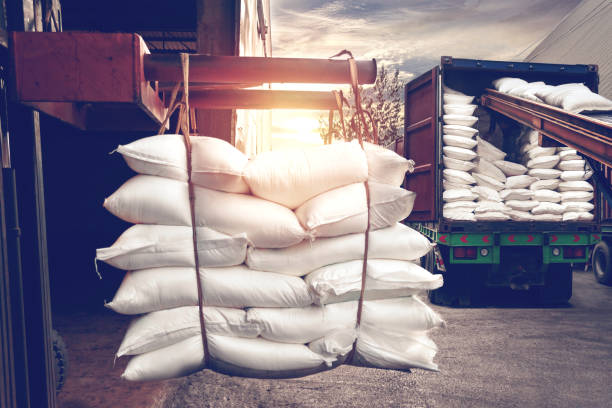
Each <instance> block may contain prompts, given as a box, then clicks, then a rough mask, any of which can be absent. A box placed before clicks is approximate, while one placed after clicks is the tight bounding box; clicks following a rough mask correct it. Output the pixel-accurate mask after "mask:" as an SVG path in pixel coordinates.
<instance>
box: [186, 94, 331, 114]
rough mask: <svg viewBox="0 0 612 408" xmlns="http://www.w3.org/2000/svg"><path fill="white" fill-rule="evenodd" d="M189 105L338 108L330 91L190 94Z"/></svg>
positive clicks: (234, 107) (230, 107)
mask: <svg viewBox="0 0 612 408" xmlns="http://www.w3.org/2000/svg"><path fill="white" fill-rule="evenodd" d="M189 104H190V105H191V106H192V107H195V108H204V109H319V110H332V109H334V110H335V109H338V105H337V104H336V99H335V97H334V95H332V93H331V92H315V91H266V90H255V89H252V90H238V89H234V90H208V91H190V92H189Z"/></svg>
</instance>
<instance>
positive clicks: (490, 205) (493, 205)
mask: <svg viewBox="0 0 612 408" xmlns="http://www.w3.org/2000/svg"><path fill="white" fill-rule="evenodd" d="M508 210H509V208H508V207H507V206H506V204H504V203H501V202H498V201H479V202H478V205H477V206H476V208H475V209H474V213H475V214H476V215H478V214H482V213H486V212H490V211H493V212H502V213H503V212H506V211H508Z"/></svg>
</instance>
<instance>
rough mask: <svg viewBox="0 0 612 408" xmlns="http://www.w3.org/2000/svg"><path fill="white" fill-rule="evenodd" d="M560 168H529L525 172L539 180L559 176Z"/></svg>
mask: <svg viewBox="0 0 612 408" xmlns="http://www.w3.org/2000/svg"><path fill="white" fill-rule="evenodd" d="M561 173H562V171H561V170H557V169H530V170H529V171H528V172H527V174H529V175H530V176H532V177H537V178H539V179H540V180H550V179H555V178H560V177H561Z"/></svg>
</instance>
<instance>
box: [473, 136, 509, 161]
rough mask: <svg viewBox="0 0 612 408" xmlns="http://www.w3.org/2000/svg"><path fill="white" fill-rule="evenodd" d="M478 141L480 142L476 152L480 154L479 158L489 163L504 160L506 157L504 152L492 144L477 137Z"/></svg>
mask: <svg viewBox="0 0 612 408" xmlns="http://www.w3.org/2000/svg"><path fill="white" fill-rule="evenodd" d="M476 141H478V145H477V147H476V152H478V156H480V157H483V158H485V159H487V160H489V161H495V160H504V158H505V157H506V153H505V152H504V151H503V150H500V149H498V148H497V147H495V146H494V145H493V144H491V143H490V142H487V141H486V140H484V139H482V138H480V137H478V136H477V137H476Z"/></svg>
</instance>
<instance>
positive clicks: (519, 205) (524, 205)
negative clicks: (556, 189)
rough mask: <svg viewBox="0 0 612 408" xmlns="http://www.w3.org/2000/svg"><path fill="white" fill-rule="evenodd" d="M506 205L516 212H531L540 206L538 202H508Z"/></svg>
mask: <svg viewBox="0 0 612 408" xmlns="http://www.w3.org/2000/svg"><path fill="white" fill-rule="evenodd" d="M506 205H507V206H508V207H510V208H511V209H513V210H517V211H531V210H532V209H534V208H535V207H537V206H538V205H540V202H539V201H535V200H508V201H506Z"/></svg>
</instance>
